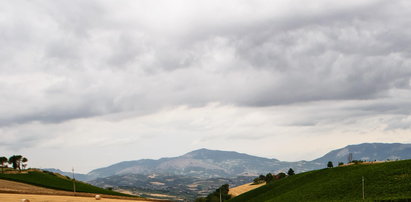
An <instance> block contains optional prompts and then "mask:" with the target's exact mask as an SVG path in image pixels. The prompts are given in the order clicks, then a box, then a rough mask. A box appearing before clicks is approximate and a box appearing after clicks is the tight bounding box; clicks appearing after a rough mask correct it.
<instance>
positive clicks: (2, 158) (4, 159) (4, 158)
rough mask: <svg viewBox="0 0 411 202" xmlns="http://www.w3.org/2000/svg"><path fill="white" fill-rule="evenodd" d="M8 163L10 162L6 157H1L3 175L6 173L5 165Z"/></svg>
mask: <svg viewBox="0 0 411 202" xmlns="http://www.w3.org/2000/svg"><path fill="white" fill-rule="evenodd" d="M7 162H8V159H7V157H5V156H2V157H0V164H1V173H4V167H5V165H4V164H5V163H7Z"/></svg>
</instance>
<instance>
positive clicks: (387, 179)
mask: <svg viewBox="0 0 411 202" xmlns="http://www.w3.org/2000/svg"><path fill="white" fill-rule="evenodd" d="M362 176H364V179H365V197H366V201H372V200H386V199H404V198H408V199H411V160H404V161H396V162H388V163H380V164H368V165H365V164H364V165H352V166H343V167H337V168H331V169H322V170H316V171H310V172H306V173H301V174H297V175H294V176H290V177H287V178H284V179H281V180H278V181H274V182H273V183H270V184H268V185H266V186H262V187H260V188H257V189H255V190H252V191H250V192H247V193H244V194H242V195H240V196H238V197H235V198H233V199H232V200H230V202H242V201H247V202H248V201H256V202H257V201H258V202H262V201H362Z"/></svg>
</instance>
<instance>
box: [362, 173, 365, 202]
mask: <svg viewBox="0 0 411 202" xmlns="http://www.w3.org/2000/svg"><path fill="white" fill-rule="evenodd" d="M362 200H365V191H364V176H362Z"/></svg>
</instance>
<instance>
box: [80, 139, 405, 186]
mask: <svg viewBox="0 0 411 202" xmlns="http://www.w3.org/2000/svg"><path fill="white" fill-rule="evenodd" d="M350 153H351V154H352V156H353V159H354V160H367V161H373V160H377V161H381V160H387V159H391V160H395V159H410V158H411V144H400V143H393V144H387V143H364V144H359V145H349V146H346V147H344V148H341V149H337V150H333V151H331V152H329V153H327V154H325V155H324V156H322V157H320V158H318V159H315V160H312V161H297V162H286V161H280V160H277V159H270V158H262V157H257V156H251V155H248V154H243V153H238V152H233V151H219V150H208V149H199V150H195V151H192V152H189V153H187V154H184V155H182V156H178V157H172V158H161V159H158V160H152V159H143V160H136V161H124V162H120V163H116V164H114V165H111V166H108V167H104V168H99V169H95V170H92V171H91V172H90V173H88V176H89V178H90V179H96V178H102V177H108V176H113V175H125V174H143V175H150V174H161V175H183V176H193V177H200V178H213V177H227V178H228V177H236V176H256V175H259V174H265V173H268V172H272V173H278V172H285V171H287V170H288V169H289V168H293V169H294V170H295V171H296V172H304V171H309V170H314V169H319V168H324V167H325V166H326V164H327V162H328V161H332V162H333V163H334V165H336V164H337V163H338V162H345V163H346V162H347V158H348V155H349V154H350Z"/></svg>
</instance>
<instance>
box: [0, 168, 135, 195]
mask: <svg viewBox="0 0 411 202" xmlns="http://www.w3.org/2000/svg"><path fill="white" fill-rule="evenodd" d="M0 179H3V180H10V181H16V182H22V183H26V184H31V185H35V186H39V187H45V188H50V189H56V190H63V191H73V181H72V180H71V179H70V178H68V177H66V176H62V175H59V174H56V173H52V172H47V171H40V170H34V169H33V170H29V171H28V172H24V173H0ZM75 186H76V191H77V192H83V193H97V194H107V195H116V196H131V195H127V194H123V193H119V192H115V191H111V190H107V189H103V188H100V187H96V186H93V185H90V184H87V183H84V182H81V181H76V182H75Z"/></svg>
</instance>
